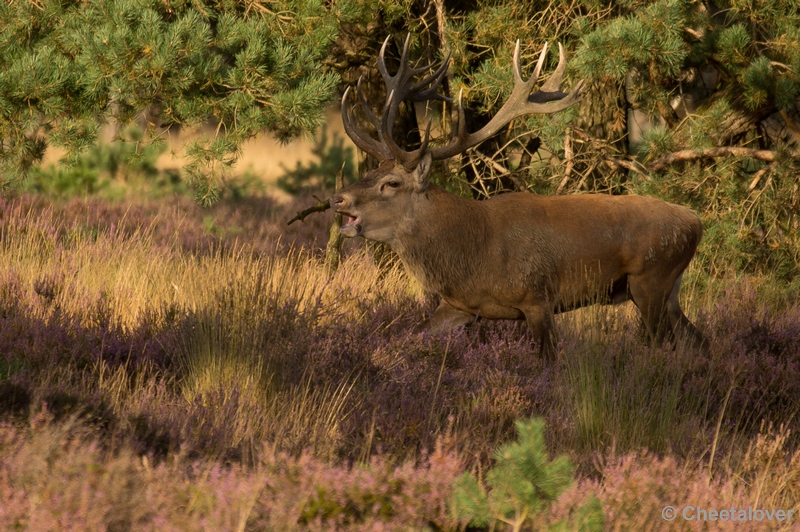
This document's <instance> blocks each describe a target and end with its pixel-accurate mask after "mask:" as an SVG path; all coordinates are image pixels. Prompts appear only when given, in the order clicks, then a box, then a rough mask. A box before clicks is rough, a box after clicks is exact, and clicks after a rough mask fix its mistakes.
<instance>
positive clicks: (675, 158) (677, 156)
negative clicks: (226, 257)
mask: <svg viewBox="0 0 800 532" xmlns="http://www.w3.org/2000/svg"><path fill="white" fill-rule="evenodd" d="M727 155H735V156H737V157H752V158H753V159H759V160H761V161H767V162H770V163H771V162H773V161H774V160H775V157H776V156H777V155H776V153H775V152H774V151H770V150H754V149H752V148H741V147H738V146H722V147H719V148H706V149H703V150H681V151H676V152H674V153H670V154H669V155H665V156H664V157H661V158H660V159H658V160H656V161H655V162H653V163H652V164H651V165H649V166H648V167H647V170H648V171H650V172H657V171H659V170H661V169H662V168H664V167H665V166H669V165H671V164H674V163H678V162H684V161H695V160H697V159H706V158H713V157H725V156H727Z"/></svg>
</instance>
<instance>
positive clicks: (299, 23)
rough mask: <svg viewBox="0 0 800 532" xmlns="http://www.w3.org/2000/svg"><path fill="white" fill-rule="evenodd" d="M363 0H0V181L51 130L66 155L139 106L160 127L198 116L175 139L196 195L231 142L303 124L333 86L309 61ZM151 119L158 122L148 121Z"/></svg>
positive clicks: (320, 55) (317, 113)
mask: <svg viewBox="0 0 800 532" xmlns="http://www.w3.org/2000/svg"><path fill="white" fill-rule="evenodd" d="M370 7H371V6H370V5H369V3H368V2H359V1H350V2H348V1H344V2H335V3H333V2H323V1H321V0H319V1H306V0H276V1H270V2H260V1H248V0H206V1H201V2H189V1H186V0H86V1H82V2H76V1H71V0H39V1H31V2H27V1H25V2H22V1H16V0H11V1H8V2H4V3H3V4H0V172H1V173H0V184H1V185H8V184H10V183H12V182H13V181H15V180H16V179H18V178H19V177H21V176H23V175H24V174H25V173H26V171H27V170H28V169H29V168H30V166H31V165H32V164H34V163H35V162H37V161H39V160H41V158H42V155H43V153H44V150H45V148H46V147H47V146H48V145H49V144H52V145H54V146H60V147H63V148H65V149H66V150H67V156H66V160H67V162H69V161H76V160H77V157H78V155H79V154H80V153H81V152H82V151H84V150H85V149H87V147H88V146H90V145H92V144H94V143H95V142H96V140H97V135H98V130H99V127H100V126H101V125H102V124H104V123H107V122H113V123H116V124H118V125H120V126H123V125H125V124H127V123H129V122H131V121H133V120H135V119H136V118H137V117H139V116H141V115H142V113H144V112H145V111H146V112H147V113H148V120H149V122H148V123H149V126H150V131H149V133H150V138H151V139H152V140H154V141H158V140H159V139H160V136H159V132H160V131H163V130H162V129H161V128H166V127H170V126H194V125H197V124H201V123H204V122H206V121H208V120H211V121H212V123H213V124H214V125H215V126H216V127H215V133H214V134H213V135H211V136H208V137H206V138H202V139H200V140H198V141H197V142H194V143H193V144H192V145H190V146H189V148H188V155H189V160H190V162H189V164H188V166H187V167H186V168H185V171H186V173H187V174H188V176H189V177H191V178H193V179H194V180H195V182H196V183H197V184H198V185H199V187H198V190H199V196H200V198H201V199H202V200H203V201H204V202H210V201H213V199H214V195H215V187H214V185H215V183H216V181H215V177H218V176H219V175H221V174H222V173H223V172H224V171H225V169H226V168H228V167H229V166H230V165H231V164H232V163H233V162H234V160H235V158H236V155H237V153H238V151H239V148H240V146H241V145H242V143H243V142H244V141H245V140H247V139H249V138H251V137H253V136H254V135H256V134H257V133H259V132H261V131H265V130H266V131H271V132H273V133H274V134H276V135H277V136H278V138H280V139H283V140H286V139H290V138H293V137H295V136H297V135H300V134H303V133H306V132H309V131H311V130H313V129H314V128H315V127H316V126H318V125H319V124H320V123H321V121H322V118H323V114H322V112H323V107H324V105H325V104H326V103H328V102H329V101H331V100H332V99H335V88H336V84H337V82H338V75H337V74H336V73H335V72H334V71H332V70H331V69H330V68H326V67H324V65H323V61H324V60H325V58H326V57H327V55H328V53H329V50H330V47H331V45H332V43H333V42H334V40H335V39H336V37H337V35H338V30H339V26H340V25H341V24H342V23H346V22H348V21H350V22H352V21H359V20H364V19H365V18H367V17H368V16H370ZM156 126H158V127H156Z"/></svg>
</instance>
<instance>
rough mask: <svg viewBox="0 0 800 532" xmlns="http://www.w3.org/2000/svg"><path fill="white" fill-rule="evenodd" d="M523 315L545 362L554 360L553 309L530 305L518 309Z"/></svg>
mask: <svg viewBox="0 0 800 532" xmlns="http://www.w3.org/2000/svg"><path fill="white" fill-rule="evenodd" d="M520 310H521V311H522V313H523V314H525V320H526V321H527V322H528V328H530V330H531V335H532V336H533V339H534V340H535V341H536V342H537V343H538V344H539V348H540V349H541V353H542V357H543V358H544V359H545V360H555V358H556V342H555V336H554V334H553V309H552V308H550V307H548V306H546V305H530V306H526V307H524V308H520Z"/></svg>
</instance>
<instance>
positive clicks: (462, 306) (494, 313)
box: [445, 298, 525, 320]
mask: <svg viewBox="0 0 800 532" xmlns="http://www.w3.org/2000/svg"><path fill="white" fill-rule="evenodd" d="M445 300H446V301H447V303H448V304H450V306H452V307H454V308H457V309H458V310H463V311H464V312H469V313H470V314H475V315H476V316H479V317H481V318H488V319H491V320H519V319H522V318H524V317H525V315H524V314H523V313H522V312H521V311H520V310H519V309H515V308H513V307H508V306H505V305H500V304H497V303H494V302H477V301H474V302H470V304H466V303H464V302H463V301H457V300H454V299H450V298H445Z"/></svg>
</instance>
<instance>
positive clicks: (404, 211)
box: [330, 35, 583, 245]
mask: <svg viewBox="0 0 800 532" xmlns="http://www.w3.org/2000/svg"><path fill="white" fill-rule="evenodd" d="M409 40H410V35H409V36H408V37H406V40H405V44H404V45H403V52H402V54H401V57H400V66H399V68H398V70H397V72H396V73H395V74H394V75H392V74H390V73H389V70H388V69H387V67H386V61H385V52H386V47H387V46H388V44H389V37H387V38H386V40H385V41H384V43H383V46H382V47H381V50H380V54H379V56H378V69H379V71H380V73H381V76H382V77H383V79H384V82H385V84H386V102H385V104H384V106H383V111H382V113H381V116H380V118H378V116H377V115H376V114H375V113H374V112H373V111H372V109H370V107H369V105H368V104H367V101H366V98H365V97H364V93H363V90H362V88H361V80H360V79H359V82H358V84H357V86H356V90H355V93H356V96H357V99H358V102H359V105H360V107H361V110H362V112H363V113H364V115H365V116H366V118H367V120H368V121H369V122H370V123H371V124H372V125H373V127H374V128H375V130H376V132H377V138H374V137H373V136H371V135H370V134H368V133H366V132H365V131H363V130H361V129H359V128H358V127H357V126H356V124H355V121H354V117H353V111H354V109H353V108H350V107H349V99H350V87H348V89H347V90H346V91H345V93H344V96H343V97H342V120H343V122H344V127H345V131H346V132H347V134H348V135H349V136H350V138H351V139H352V140H353V142H354V143H355V144H356V146H358V147H359V148H361V149H362V150H364V151H365V152H366V153H368V154H370V155H372V156H373V157H375V158H376V159H377V160H378V161H379V162H380V165H379V167H378V168H377V169H375V170H373V171H371V172H369V173H368V174H367V176H366V177H365V178H364V179H362V180H361V181H359V182H358V183H355V184H354V185H352V186H350V187H347V188H345V189H344V190H342V191H341V192H340V193H339V194H337V195H335V196H333V197H332V198H331V200H330V204H331V207H332V208H333V209H334V210H336V211H337V212H340V213H342V214H343V215H344V224H343V225H342V227H341V233H342V234H343V235H344V236H347V237H355V236H363V237H365V238H368V239H371V240H377V241H380V242H385V243H388V244H390V245H391V244H392V243H393V241H394V240H395V238H396V230H397V228H398V227H401V226H402V225H403V223H404V220H406V219H408V217H410V216H413V214H414V212H415V210H416V209H415V207H416V206H418V205H419V202H420V200H421V199H423V198H424V197H425V195H426V193H427V191H428V189H429V186H430V183H429V178H430V170H431V165H432V162H433V161H437V160H444V159H448V158H450V157H453V156H455V155H458V154H459V153H462V152H464V151H466V150H467V149H468V148H471V147H472V146H475V145H477V144H479V143H481V142H483V141H484V140H486V139H488V138H490V137H492V136H493V135H495V134H497V133H498V132H499V131H500V130H501V129H502V128H503V127H505V126H506V125H507V124H508V123H509V122H511V121H512V120H514V119H515V118H518V117H520V116H523V115H527V114H549V113H555V112H557V111H561V110H563V109H566V108H567V107H569V106H570V105H572V104H574V103H575V102H577V101H578V98H579V95H580V91H581V88H582V85H583V83H582V82H580V83H578V84H577V85H576V87H575V88H574V89H573V90H572V92H569V93H564V92H562V91H561V80H562V78H563V75H564V71H565V70H566V67H567V61H566V56H565V54H564V48H563V47H562V46H561V45H560V44H559V46H558V50H559V62H558V66H557V67H556V69H555V71H554V72H553V74H552V76H551V77H550V78H549V79H548V80H547V81H545V82H544V83H543V84H542V85H541V86H540V87H539V89H538V90H536V91H535V92H534V91H533V88H534V86H535V85H536V83H537V82H538V80H539V75H540V73H541V70H542V66H543V65H544V61H545V58H546V56H547V44H545V45H544V47H543V48H542V52H541V54H540V55H539V61H538V63H537V64H536V68H535V69H534V71H533V74H532V75H531V77H530V78H529V79H528V80H527V81H526V80H524V79H523V77H522V69H521V68H520V44H519V41H517V43H516V46H515V48H514V56H513V69H514V88H513V90H512V92H511V95H510V96H509V98H508V100H507V101H506V102H505V104H504V105H503V106H502V107H501V108H500V110H499V111H498V112H497V113H496V114H495V115H494V117H493V118H492V119H491V120H490V121H489V123H488V124H486V125H485V126H484V127H483V128H482V129H480V130H479V131H476V132H474V133H468V132H467V129H466V120H465V117H464V108H463V105H462V92H459V95H458V122H457V124H456V125H455V127H453V134H452V136H451V138H450V139H449V141H448V142H447V143H446V144H445V145H442V146H437V147H430V146H429V145H430V140H431V139H430V123H429V124H428V129H427V131H426V132H425V134H424V136H423V137H422V144H421V145H420V147H419V148H418V149H416V150H411V151H407V150H404V149H403V148H401V147H400V146H399V145H398V143H397V142H396V141H395V139H394V138H393V130H394V123H395V119H396V117H397V111H398V107H399V105H400V103H401V102H403V101H415V102H418V101H429V100H440V101H452V98H448V97H446V96H443V95H441V94H439V87H440V86H441V84H442V81H443V80H444V78H445V76H446V75H447V69H448V66H449V63H450V57H449V55H448V56H447V57H445V59H444V61H442V63H440V64H439V65H438V66H435V68H434V66H433V65H429V66H426V67H422V68H413V67H411V66H409V63H408V47H409ZM431 69H432V70H433V71H432V72H431V73H430V74H428V75H427V76H425V77H423V78H422V79H419V80H415V78H417V77H419V76H421V75H422V74H425V73H426V72H429V71H431Z"/></svg>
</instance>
